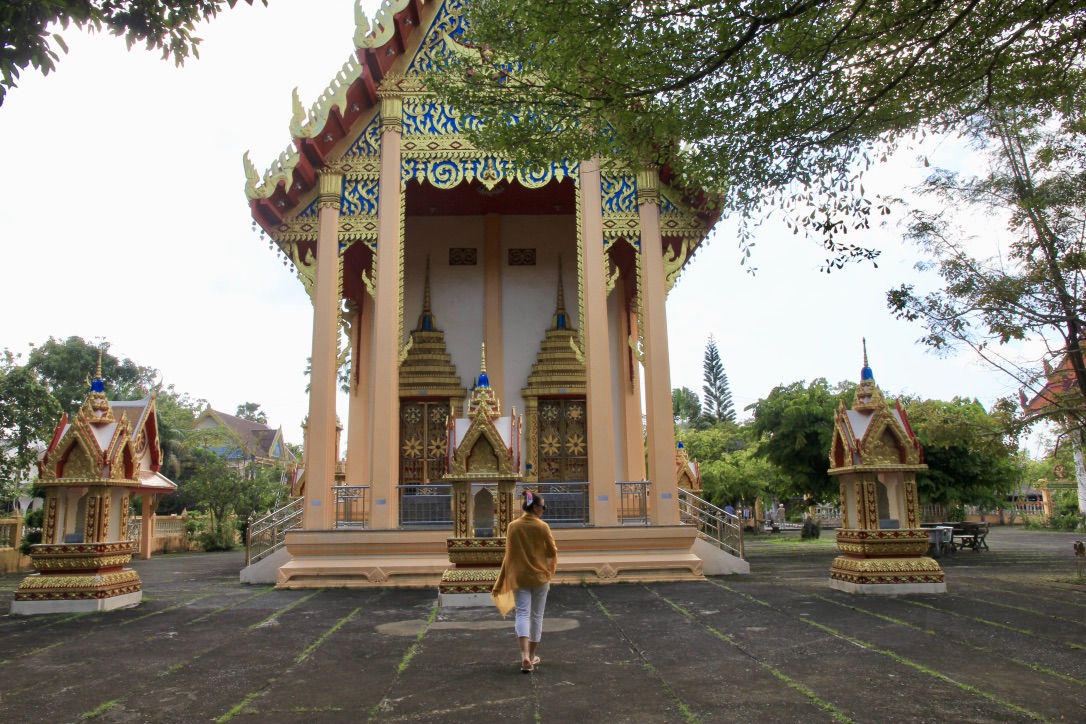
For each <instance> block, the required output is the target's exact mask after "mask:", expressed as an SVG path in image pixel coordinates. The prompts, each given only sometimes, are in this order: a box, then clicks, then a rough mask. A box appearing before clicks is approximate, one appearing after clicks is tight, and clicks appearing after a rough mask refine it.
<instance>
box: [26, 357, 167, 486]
mask: <svg viewBox="0 0 1086 724" xmlns="http://www.w3.org/2000/svg"><path fill="white" fill-rule="evenodd" d="M38 466H39V480H40V481H41V483H42V484H43V485H50V484H52V485H88V484H91V485H93V484H99V485H123V486H125V487H131V488H137V489H144V490H149V491H153V492H159V493H170V492H173V491H174V490H175V489H176V488H177V486H176V485H175V484H174V483H173V482H172V481H171V480H169V479H168V478H166V477H165V476H163V475H162V474H161V473H159V469H160V468H161V467H162V449H161V447H160V446H159V441H158V420H157V418H156V416H155V396H154V394H153V393H152V394H151V395H148V396H147V397H145V398H143V399H142V400H124V401H120V400H108V399H107V398H106V394H105V383H104V381H103V380H102V362H101V355H99V361H98V369H97V370H96V371H95V376H94V379H93V380H92V381H91V385H90V390H89V391H88V393H87V397H86V398H85V399H84V401H83V404H82V406H81V407H80V408H79V410H77V411H76V413H75V415H73V416H72V418H70V419H69V418H68V415H67V414H64V415H62V416H61V418H60V422H59V423H58V424H57V427H56V429H55V430H54V432H53V437H52V438H51V440H50V442H49V445H48V446H47V448H46V450H45V454H44V455H43V456H42V459H41V461H40V462H39V463H38Z"/></svg>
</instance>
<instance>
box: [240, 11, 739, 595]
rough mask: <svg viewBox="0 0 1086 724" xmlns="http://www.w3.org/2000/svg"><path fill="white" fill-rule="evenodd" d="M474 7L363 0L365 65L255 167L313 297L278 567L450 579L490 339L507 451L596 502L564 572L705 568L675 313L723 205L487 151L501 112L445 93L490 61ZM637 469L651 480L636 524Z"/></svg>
mask: <svg viewBox="0 0 1086 724" xmlns="http://www.w3.org/2000/svg"><path fill="white" fill-rule="evenodd" d="M347 1H348V0H344V2H347ZM468 1H469V0H437V1H425V0H385V2H384V3H383V4H382V6H381V8H380V10H379V12H378V15H377V18H376V22H374V23H372V24H371V22H370V20H369V19H368V18H367V17H366V16H365V14H364V12H363V11H362V10H361V8H360V5H356V28H355V32H354V47H353V48H352V49H351V50H350V52H349V54H348V57H347V60H346V63H345V64H344V65H343V67H342V69H341V70H340V71H339V72H338V73H337V74H336V75H335V77H334V79H333V81H332V83H331V84H330V85H329V87H328V88H327V90H326V91H325V92H324V93H322V94H321V95H320V97H319V98H318V99H317V101H316V102H315V103H314V104H313V105H312V106H311V107H310V108H306V107H305V106H304V105H303V104H302V102H301V100H300V99H299V98H298V95H297V93H295V96H294V115H293V118H292V120H291V124H290V128H291V135H292V139H291V141H290V144H289V146H288V148H287V150H285V151H284V152H283V153H282V154H281V155H280V156H279V158H278V160H276V161H275V162H274V163H273V164H272V166H271V167H270V168H268V169H267V171H266V172H264V173H263V174H262V173H260V172H259V171H257V169H256V167H255V166H254V165H253V164H252V163H251V162H250V160H249V157H248V154H246V155H245V157H244V167H245V175H246V184H245V193H246V197H247V199H248V203H249V207H250V212H251V214H252V218H253V222H254V228H259V229H260V232H261V234H262V236H267V237H270V239H269V246H270V248H271V249H272V251H274V252H275V253H276V254H278V255H279V256H280V257H281V258H282V259H283V262H284V264H285V265H286V266H287V267H288V268H289V269H290V270H291V271H292V272H294V273H296V274H297V276H298V278H299V280H300V281H301V283H302V284H303V286H304V288H305V290H306V292H307V293H308V294H309V296H310V299H311V300H312V303H313V337H312V345H313V346H312V376H311V385H310V396H309V416H308V420H309V425H308V428H307V443H306V460H305V477H306V484H305V491H304V493H305V505H304V514H303V521H302V525H301V528H300V529H297V530H292V531H290V532H288V533H287V534H286V551H287V554H286V555H287V557H288V558H289V560H288V561H285V562H282V561H280V560H278V559H277V560H276V562H275V565H276V566H278V567H277V568H276V569H275V570H274V571H271V573H274V576H273V577H271V578H269V579H261V580H274V581H276V582H277V584H278V585H279V586H283V587H312V586H326V585H342V586H369V585H382V586H419V585H436V584H437V583H438V582H439V581H440V580H441V577H442V575H443V574H444V572H445V570H446V569H447V568H448V550H447V540H448V529H449V528H451V527H452V521H450V520H448V517H449V515H450V513H449V507H450V503H449V502H448V500H446V501H445V502H444V503H443V506H444V509H443V511H441V515H442V516H444V517H445V519H444V520H443V521H435V520H434V519H433V518H431V519H428V520H420V518H419V516H417V515H416V513H418V512H419V511H431V512H433V511H435V510H436V508H435V506H433V505H430V502H428V501H433V500H435V499H436V498H437V497H438V496H441V495H445V496H446V497H447V496H449V495H451V494H450V493H448V492H443V491H442V489H441V488H440V486H441V485H447V483H442V482H441V481H442V480H444V479H445V476H446V474H449V473H452V474H454V475H455V474H457V471H456V470H450V464H451V463H454V462H455V461H454V460H453V457H454V456H452V451H451V450H450V449H449V447H448V438H447V435H446V432H447V429H448V422H449V420H451V419H458V418H461V416H462V415H463V413H462V412H461V411H462V410H463V409H464V406H465V402H466V390H467V388H469V387H471V385H470V384H467V381H466V380H464V379H463V378H462V377H461V373H460V372H458V370H471V369H474V368H475V366H476V364H477V363H476V360H477V357H476V355H477V354H478V350H479V349H480V345H485V347H486V352H487V360H486V361H487V370H488V374H487V380H488V385H489V389H490V390H491V391H492V392H493V394H494V396H495V398H496V399H501V400H502V401H503V402H504V403H505V404H507V405H509V407H510V408H511V409H514V408H515V409H517V410H523V414H524V424H523V427H521V426H520V424H519V423H518V424H517V426H516V429H515V430H514V434H515V435H516V437H517V439H516V440H513V441H507V443H506V444H507V445H508V446H509V447H510V448H512V449H516V450H518V451H520V450H522V451H523V453H522V454H521V455H518V457H517V459H516V460H514V463H515V464H514V469H513V470H512V474H513V475H515V476H519V480H520V481H521V484H523V485H530V486H532V487H533V488H534V489H537V490H540V491H541V492H542V493H543V494H544V495H548V493H549V492H554V491H555V490H558V489H559V488H557V487H555V486H561V489H562V491H563V493H567V494H569V495H571V496H572V495H573V494H574V493H577V494H578V495H579V496H580V500H581V501H583V504H582V505H581V508H580V510H579V512H578V513H577V515H576V516H575V518H571V519H570V520H569V521H567V522H566V523H564V524H563V525H562V526H561V527H555V536H556V539H557V543H558V546H559V549H560V550H561V551H562V556H561V558H560V559H559V570H558V578H559V579H561V578H562V576H568V577H569V580H577V581H579V580H589V581H615V580H682V579H694V580H696V579H699V578H701V577H702V573H703V567H702V558H699V555H695V553H694V552H693V549H694V547H695V545H696V543H702V542H703V541H698V540H697V537H696V536H697V531H696V529H695V528H694V527H693V526H690V525H683V524H681V522H680V506H679V495H680V494H679V489H678V485H677V478H678V477H679V476H678V475H677V471H676V458H675V449H676V447H675V434H674V421H673V417H672V406H671V379H670V370H669V362H668V340H667V318H666V310H665V302H666V299H667V295H668V292H669V291H670V290H671V289H672V287H673V286H674V285H675V283H676V281H677V280H678V278H679V276H680V274H681V273H682V270H683V268H684V267H685V265H686V264H688V263H689V262H690V261H691V259H692V258H693V256H694V254H695V252H696V250H697V249H698V246H699V245H700V244H701V243H702V242H703V240H704V239H705V238H706V236H707V235H708V234H709V232H710V230H711V229H712V228H713V226H714V224H715V223H716V221H717V219H718V218H719V212H718V211H717V210H716V208H715V206H714V205H713V203H712V198H713V197H712V196H711V195H710V194H708V193H706V192H705V191H704V190H702V189H697V188H689V187H687V186H684V185H683V183H682V182H681V181H680V179H679V178H678V177H677V175H676V174H674V173H673V172H672V171H671V169H669V168H666V167H656V166H651V165H650V166H647V167H646V168H644V169H642V170H634V169H631V168H624V167H620V166H616V165H614V164H611V163H608V162H601V160H600V159H598V158H593V159H565V160H561V161H554V162H551V163H546V164H543V165H542V167H541V168H533V169H528V168H518V167H517V166H516V165H515V164H514V163H513V162H512V161H511V160H509V159H507V158H503V157H501V156H496V155H494V154H491V153H488V152H486V151H483V150H481V149H478V148H476V147H474V146H473V145H472V144H471V142H470V141H469V139H468V138H467V136H466V135H465V131H466V130H467V129H468V128H469V127H470V126H471V124H474V123H477V122H478V119H477V118H475V117H474V116H472V115H471V114H470V113H465V112H463V111H462V109H455V108H451V107H447V106H445V105H443V104H441V103H440V102H438V100H437V99H436V98H435V96H434V95H433V94H432V93H431V92H429V91H428V90H427V89H426V87H425V85H424V77H425V75H426V73H427V72H429V71H430V70H431V69H432V68H433V67H434V66H435V63H438V62H440V59H441V57H442V56H443V55H446V54H449V53H463V52H469V53H470V52H477V51H474V50H472V49H471V48H469V47H467V46H466V45H465V44H464V42H463V33H464V25H463V23H464V20H463V10H464V8H465V4H466V3H467V2H468ZM562 260H568V261H567V262H566V264H567V265H568V266H566V267H563V261H562ZM555 270H557V271H558V274H557V280H556V275H555ZM563 274H568V277H567V278H572V282H571V283H570V284H569V285H568V286H566V285H564V283H563V281H562V277H563ZM556 282H557V283H556ZM556 298H557V304H556V303H555V301H554V300H555V299H556ZM412 318H417V319H418V320H419V321H418V324H417V325H416V328H415V329H414V330H409V329H408V326H407V325H405V320H408V319H412ZM439 320H440V323H439ZM341 368H346V370H348V375H347V376H348V378H349V392H348V395H347V398H348V405H349V410H348V412H347V416H346V420H347V424H346V433H345V434H346V438H347V440H346V443H347V445H346V447H347V458H346V463H345V469H344V476H343V483H344V484H343V485H341V486H337V484H336V464H337V457H338V456H337V451H338V448H337V443H336V431H335V420H336V402H335V400H336V390H337V388H338V386H339V382H338V380H337V370H339V369H341ZM642 379H643V380H644V389H642ZM476 389H478V388H476ZM642 399H644V404H642ZM465 419H471V420H474V419H476V418H472V417H471V414H470V412H469V413H468V415H467V416H466V418H465ZM458 424H459V423H458ZM480 424H482V423H480ZM484 427H485V426H484ZM500 427H501V426H500V425H499V428H500ZM483 437H486V436H483ZM487 439H488V440H489V438H487ZM461 441H463V438H461ZM646 442H647V453H646ZM497 452H498V451H497V449H496V453H497ZM462 472H463V471H462ZM680 472H681V471H680ZM454 480H455V478H454ZM619 481H634V483H635V485H634V486H628V487H630V488H633V487H637V485H639V484H640V483H647V485H642V486H640V490H641V492H642V494H643V495H644V502H645V505H644V509H645V510H646V511H647V514H646V516H645V520H638V521H636V523H637V524H636V525H635V524H631V523H633V521H629V520H626V519H625V518H624V507H625V506H624V505H623V503H622V502H621V500H622V497H623V494H622V492H621V491H622V490H623V487H622V484H620V482H619ZM503 485H504V483H503ZM344 487H350V488H352V489H353V490H355V491H362V492H356V495H357V496H361V495H363V494H364V496H365V504H364V505H365V526H364V528H360V527H358V526H355V527H353V528H351V529H350V530H348V529H345V527H344V526H342V525H341V521H339V520H338V519H337V512H336V511H337V504H336V500H337V497H336V496H337V492H336V491H337V489H342V488H344ZM495 490H497V488H495ZM502 490H503V491H504V490H505V488H504V487H503V488H502ZM571 491H572V492H571ZM491 494H492V495H497V497H498V499H501V496H502V495H504V493H491ZM355 500H361V497H356V498H355ZM458 504H459V503H458ZM457 515H458V516H459V515H460V513H459V512H458V513H457ZM439 523H440V524H439ZM623 523H626V525H623ZM552 527H554V526H552ZM441 528H444V529H441ZM461 532H463V531H461ZM706 548H707V549H708V548H712V546H706ZM717 553H719V555H722V556H723V555H726V554H724V553H722V552H719V551H718V552H717ZM717 553H713V552H711V551H708V552H706V553H704V555H707V556H715V555H717ZM267 560H269V561H271V559H270V558H269V559H267ZM262 563H263V562H262ZM740 563H742V564H743V566H745V563H743V562H742V561H740ZM258 565H259V564H258ZM267 565H270V564H267ZM714 570H715V569H714ZM254 575H255V573H254ZM260 575H261V576H263V575H264V574H263V573H261V574H260Z"/></svg>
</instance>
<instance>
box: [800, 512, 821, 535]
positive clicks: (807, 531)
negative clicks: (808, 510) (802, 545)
mask: <svg viewBox="0 0 1086 724" xmlns="http://www.w3.org/2000/svg"><path fill="white" fill-rule="evenodd" d="M821 535H822V524H821V523H819V522H818V521H817V520H815V519H814V518H811V517H808V518H807V519H806V520H804V521H803V528H801V529H800V531H799V537H800V540H814V539H815V538H818V537H820V536H821Z"/></svg>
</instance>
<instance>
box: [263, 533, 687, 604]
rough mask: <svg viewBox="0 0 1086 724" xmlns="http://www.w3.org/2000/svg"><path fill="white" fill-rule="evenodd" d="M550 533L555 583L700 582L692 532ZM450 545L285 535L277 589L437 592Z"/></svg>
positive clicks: (437, 539) (424, 537)
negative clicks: (555, 558) (553, 545)
mask: <svg viewBox="0 0 1086 724" xmlns="http://www.w3.org/2000/svg"><path fill="white" fill-rule="evenodd" d="M552 531H553V533H554V538H555V541H556V542H557V544H558V551H559V552H558V573H557V575H556V576H555V580H554V582H555V583H556V584H581V583H639V582H650V581H700V580H703V579H704V570H705V566H704V564H703V561H702V559H701V558H700V557H698V555H696V554H695V553H694V544H695V540H696V539H697V531H696V529H695V528H694V527H692V526H686V525H674V526H624V527H608V528H554V529H552ZM481 540H486V539H481ZM447 541H448V531H447V530H433V531H410V530H361V531H360V530H331V531H308V530H296V531H290V532H288V533H287V538H286V547H287V551H288V552H289V553H290V556H291V560H290V561H289V562H287V563H285V564H283V565H282V566H281V567H280V568H279V570H278V573H277V576H276V581H275V583H276V587H278V588H332V587H342V588H390V587H391V588H425V587H432V588H438V587H440V585H441V583H442V578H443V576H444V575H445V572H446V571H447V570H450V569H449V551H448V548H447ZM452 570H456V569H452ZM492 570H493V569H492ZM495 575H496V571H495ZM492 580H493V579H491V581H492ZM478 592H479V591H463V592H461V593H466V594H473V593H478ZM450 593H454V592H452V591H450ZM487 596H488V597H489V594H487Z"/></svg>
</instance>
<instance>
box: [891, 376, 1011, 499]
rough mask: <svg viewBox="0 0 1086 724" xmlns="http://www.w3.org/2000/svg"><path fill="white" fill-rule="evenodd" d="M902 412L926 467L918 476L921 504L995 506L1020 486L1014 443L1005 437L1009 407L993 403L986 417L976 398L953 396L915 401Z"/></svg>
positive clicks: (1009, 414) (1009, 412) (1009, 415)
mask: <svg viewBox="0 0 1086 724" xmlns="http://www.w3.org/2000/svg"><path fill="white" fill-rule="evenodd" d="M905 410H906V412H907V413H908V415H909V422H910V423H911V425H912V428H913V431H914V432H915V433H916V437H917V439H918V440H919V441H920V444H921V445H922V446H923V448H924V462H926V463H927V465H928V470H927V471H926V472H921V473H917V476H916V483H917V489H918V491H919V493H920V497H921V499H922V500H925V501H929V502H932V503H954V502H957V503H962V504H966V505H978V504H985V503H996V502H999V501H1002V500H1005V496H1006V494H1007V493H1010V492H1012V491H1013V490H1014V489H1015V488H1016V487H1018V485H1019V483H1020V482H1021V478H1022V470H1021V468H1020V467H1019V465H1018V461H1017V445H1016V444H1015V440H1014V439H1013V438H1009V437H1007V434H1006V431H1007V428H1008V424H1009V422H1010V420H1009V418H1010V417H1012V416H1013V415H1014V409H1013V407H1011V406H1009V405H1007V404H1001V405H996V406H995V407H993V409H992V411H991V412H990V413H989V412H987V411H985V409H984V406H983V405H981V404H980V403H979V402H977V401H976V400H968V399H963V398H961V397H955V398H954V399H953V400H951V401H950V402H944V401H942V400H918V401H913V402H910V403H908V404H907V405H906V406H905Z"/></svg>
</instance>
